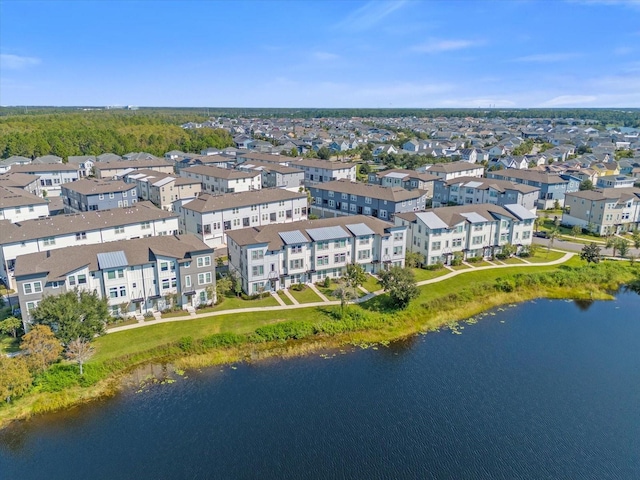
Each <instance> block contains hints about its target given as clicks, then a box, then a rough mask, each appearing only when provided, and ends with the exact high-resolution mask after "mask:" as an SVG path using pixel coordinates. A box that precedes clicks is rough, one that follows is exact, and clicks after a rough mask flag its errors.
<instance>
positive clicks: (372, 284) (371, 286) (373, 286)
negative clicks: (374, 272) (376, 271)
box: [362, 275, 382, 293]
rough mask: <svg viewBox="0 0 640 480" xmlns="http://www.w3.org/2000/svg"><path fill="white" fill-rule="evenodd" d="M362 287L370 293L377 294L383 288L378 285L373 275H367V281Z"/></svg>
mask: <svg viewBox="0 0 640 480" xmlns="http://www.w3.org/2000/svg"><path fill="white" fill-rule="evenodd" d="M362 286H363V287H364V288H365V289H366V290H367V291H369V292H372V293H373V292H377V291H378V290H380V289H381V288H382V287H381V286H380V284H379V283H378V279H377V278H376V277H373V276H371V275H367V280H366V281H365V282H364V283H363V284H362Z"/></svg>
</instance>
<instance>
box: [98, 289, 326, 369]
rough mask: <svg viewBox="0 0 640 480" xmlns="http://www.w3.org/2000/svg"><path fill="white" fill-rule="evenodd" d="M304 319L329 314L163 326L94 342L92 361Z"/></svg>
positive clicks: (309, 311)
mask: <svg viewBox="0 0 640 480" xmlns="http://www.w3.org/2000/svg"><path fill="white" fill-rule="evenodd" d="M274 301H275V300H274ZM303 317H304V319H305V320H309V321H312V322H313V321H317V320H320V319H322V318H325V317H326V314H324V313H322V311H321V309H320V308H317V307H316V308H313V307H311V308H305V309H302V310H265V311H263V312H258V313H256V312H249V313H236V314H231V315H220V316H217V317H208V318H197V319H193V320H185V321H179V322H171V323H161V324H158V325H149V326H147V327H142V328H136V329H133V330H127V331H124V332H117V333H109V334H108V335H104V336H102V337H100V338H98V339H96V341H95V342H94V345H95V347H96V354H95V356H94V357H93V359H92V361H100V360H105V359H108V358H114V357H118V356H121V355H126V354H130V353H137V352H141V351H144V350H149V349H151V348H154V347H158V346H161V345H166V344H167V343H168V342H175V341H177V340H178V339H180V338H182V337H187V336H190V337H192V338H194V339H198V338H202V337H205V336H207V335H211V334H214V333H220V332H234V333H250V332H253V331H254V330H255V329H256V328H258V327H261V326H263V325H268V324H270V323H276V322H279V321H284V320H300V318H303Z"/></svg>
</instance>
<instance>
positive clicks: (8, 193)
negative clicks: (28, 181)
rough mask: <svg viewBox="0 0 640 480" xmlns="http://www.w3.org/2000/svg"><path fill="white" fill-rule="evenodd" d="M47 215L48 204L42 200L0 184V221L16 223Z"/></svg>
mask: <svg viewBox="0 0 640 480" xmlns="http://www.w3.org/2000/svg"><path fill="white" fill-rule="evenodd" d="M48 215H49V203H48V202H47V201H46V200H45V199H44V198H42V197H38V196H37V195H34V194H32V193H29V192H27V191H25V190H23V189H21V188H17V187H5V186H4V185H2V184H1V183H0V220H9V221H10V222H11V223H16V222H22V221H24V220H31V219H33V218H39V217H46V216H48Z"/></svg>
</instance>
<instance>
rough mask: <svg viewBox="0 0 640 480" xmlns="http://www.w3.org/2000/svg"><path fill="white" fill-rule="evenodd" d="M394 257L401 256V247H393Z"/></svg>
mask: <svg viewBox="0 0 640 480" xmlns="http://www.w3.org/2000/svg"><path fill="white" fill-rule="evenodd" d="M393 254H394V255H402V247H393Z"/></svg>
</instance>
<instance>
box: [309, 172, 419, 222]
mask: <svg viewBox="0 0 640 480" xmlns="http://www.w3.org/2000/svg"><path fill="white" fill-rule="evenodd" d="M309 190H310V192H311V198H312V201H313V204H312V205H311V213H313V214H315V215H318V216H319V217H321V218H325V217H336V216H340V215H370V216H372V217H376V218H380V219H382V220H393V216H394V215H395V214H396V213H400V212H415V211H418V210H424V208H425V206H426V201H427V194H426V193H425V192H423V191H422V190H405V189H404V188H401V187H382V186H380V185H372V184H365V183H359V182H350V181H348V180H335V181H333V182H328V183H322V184H318V185H315V186H312V187H311V188H310V189H309Z"/></svg>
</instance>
